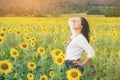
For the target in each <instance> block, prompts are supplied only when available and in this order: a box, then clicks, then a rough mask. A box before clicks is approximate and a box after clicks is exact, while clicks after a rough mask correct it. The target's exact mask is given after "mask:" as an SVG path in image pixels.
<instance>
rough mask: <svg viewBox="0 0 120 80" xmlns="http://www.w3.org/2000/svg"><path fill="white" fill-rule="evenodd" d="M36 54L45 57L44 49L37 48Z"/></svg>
mask: <svg viewBox="0 0 120 80" xmlns="http://www.w3.org/2000/svg"><path fill="white" fill-rule="evenodd" d="M37 52H38V53H39V54H40V55H41V56H45V48H44V47H38V48H37Z"/></svg>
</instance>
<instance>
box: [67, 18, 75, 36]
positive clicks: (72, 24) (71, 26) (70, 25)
mask: <svg viewBox="0 0 120 80" xmlns="http://www.w3.org/2000/svg"><path fill="white" fill-rule="evenodd" d="M74 22H75V18H70V19H69V21H68V24H69V27H70V30H71V32H72V35H74V34H75V30H74V29H73V26H74Z"/></svg>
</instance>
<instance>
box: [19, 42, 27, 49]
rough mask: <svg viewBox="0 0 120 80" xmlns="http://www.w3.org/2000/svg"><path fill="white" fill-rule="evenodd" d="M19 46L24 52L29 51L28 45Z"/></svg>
mask: <svg viewBox="0 0 120 80" xmlns="http://www.w3.org/2000/svg"><path fill="white" fill-rule="evenodd" d="M19 46H20V48H21V49H23V50H27V49H28V43H21V44H20V45H19Z"/></svg>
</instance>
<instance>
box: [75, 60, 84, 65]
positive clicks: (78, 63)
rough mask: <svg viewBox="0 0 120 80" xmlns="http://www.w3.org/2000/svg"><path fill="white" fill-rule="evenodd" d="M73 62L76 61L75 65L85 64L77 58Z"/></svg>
mask: <svg viewBox="0 0 120 80" xmlns="http://www.w3.org/2000/svg"><path fill="white" fill-rule="evenodd" d="M73 63H74V64H75V65H78V66H84V63H83V62H81V61H80V60H75V61H73Z"/></svg>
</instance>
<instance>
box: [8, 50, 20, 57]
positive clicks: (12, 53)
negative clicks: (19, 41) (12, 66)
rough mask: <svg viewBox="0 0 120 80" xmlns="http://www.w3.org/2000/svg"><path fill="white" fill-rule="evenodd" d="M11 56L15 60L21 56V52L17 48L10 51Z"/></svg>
mask: <svg viewBox="0 0 120 80" xmlns="http://www.w3.org/2000/svg"><path fill="white" fill-rule="evenodd" d="M10 54H11V56H12V57H13V58H16V57H18V56H19V52H18V51H17V50H16V49H15V48H11V49H10Z"/></svg>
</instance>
